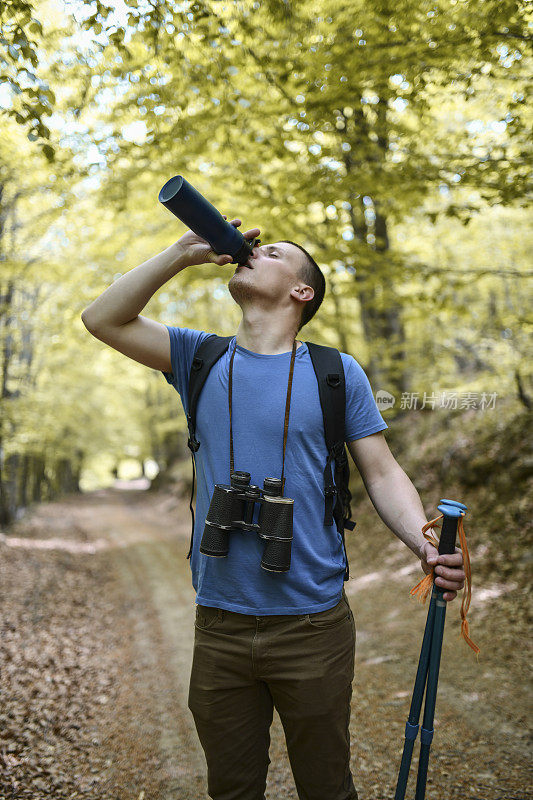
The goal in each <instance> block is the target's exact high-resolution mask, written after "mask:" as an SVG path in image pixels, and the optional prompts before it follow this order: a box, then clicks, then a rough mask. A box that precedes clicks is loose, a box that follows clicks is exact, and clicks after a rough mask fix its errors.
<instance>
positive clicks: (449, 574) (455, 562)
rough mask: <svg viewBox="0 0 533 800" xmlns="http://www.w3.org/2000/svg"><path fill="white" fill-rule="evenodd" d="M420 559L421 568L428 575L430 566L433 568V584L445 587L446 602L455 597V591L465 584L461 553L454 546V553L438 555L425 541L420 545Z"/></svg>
mask: <svg viewBox="0 0 533 800" xmlns="http://www.w3.org/2000/svg"><path fill="white" fill-rule="evenodd" d="M420 561H421V563H422V569H423V570H424V572H425V573H426V575H428V574H429V573H430V572H431V568H432V567H434V568H435V584H436V585H437V586H439V587H440V588H441V589H447V590H448V591H446V592H444V594H443V598H444V600H446V601H447V602H450V601H451V600H454V599H455V597H457V592H458V591H460V590H461V589H462V588H463V586H464V585H465V573H464V571H463V554H462V553H461V550H460V549H459V548H458V547H456V548H455V553H450V554H449V555H442V556H440V555H439V551H438V550H437V548H436V547H434V545H432V544H431V542H425V543H424V544H423V545H422V547H421V554H420Z"/></svg>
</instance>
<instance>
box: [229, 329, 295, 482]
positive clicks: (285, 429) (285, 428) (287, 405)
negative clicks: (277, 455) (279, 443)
mask: <svg viewBox="0 0 533 800" xmlns="http://www.w3.org/2000/svg"><path fill="white" fill-rule="evenodd" d="M236 350H237V340H235V347H234V348H233V353H232V354H231V358H230V362H229V385H228V402H229V462H230V467H229V468H230V476H231V473H232V472H234V470H235V464H234V459H233V422H232V416H231V406H232V396H233V359H234V358H235V351H236ZM295 357H296V339H295V340H294V342H293V343H292V353H291V365H290V368H289V382H288V384H287V399H286V401H285V422H284V425H283V460H282V466H281V494H283V490H284V488H285V478H284V474H285V448H286V447H287V433H288V431H289V412H290V409H291V392H292V376H293V373H294V359H295Z"/></svg>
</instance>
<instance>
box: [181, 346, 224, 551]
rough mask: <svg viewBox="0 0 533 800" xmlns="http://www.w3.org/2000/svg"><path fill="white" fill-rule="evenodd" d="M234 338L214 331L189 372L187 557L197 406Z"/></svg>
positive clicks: (195, 353)
mask: <svg viewBox="0 0 533 800" xmlns="http://www.w3.org/2000/svg"><path fill="white" fill-rule="evenodd" d="M232 339H233V336H217V335H216V334H214V333H213V334H211V335H210V336H208V337H207V338H206V339H204V340H203V342H201V344H199V345H198V347H197V348H196V350H195V351H194V358H193V360H192V364H191V371H190V373H189V394H188V403H187V409H188V411H187V428H188V430H189V439H188V441H187V446H188V448H189V450H190V451H191V458H192V487H191V499H190V501H189V508H190V511H191V516H192V530H191V542H190V545H189V552H188V553H187V558H190V557H191V553H192V541H193V537H194V510H193V507H192V501H193V497H194V482H195V477H196V470H195V463H194V454H195V453H196V451H197V450H198V448H199V447H200V442H199V441H198V440H197V438H196V407H197V405H198V398H199V397H200V392H201V391H202V389H203V386H204V383H205V382H206V379H207V376H208V375H209V371H210V369H211V367H212V366H213V364H214V363H215V362H216V361H218V359H219V358H220V357H221V356H222V355H223V354H224V353H225V352H226V350H227V349H228V347H229V343H230V342H231V340H232Z"/></svg>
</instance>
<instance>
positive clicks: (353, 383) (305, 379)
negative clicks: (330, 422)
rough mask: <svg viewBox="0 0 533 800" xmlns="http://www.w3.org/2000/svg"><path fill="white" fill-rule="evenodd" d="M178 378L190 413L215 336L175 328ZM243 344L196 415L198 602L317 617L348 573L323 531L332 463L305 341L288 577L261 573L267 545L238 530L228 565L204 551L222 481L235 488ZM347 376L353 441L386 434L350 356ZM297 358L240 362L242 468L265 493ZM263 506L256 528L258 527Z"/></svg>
mask: <svg viewBox="0 0 533 800" xmlns="http://www.w3.org/2000/svg"><path fill="white" fill-rule="evenodd" d="M167 328H168V331H169V334H170V351H171V363H172V372H171V373H167V372H163V375H164V376H165V378H166V379H167V381H168V382H169V383H170V384H172V386H174V388H175V389H176V390H177V391H178V392H179V394H180V397H181V400H182V404H183V408H184V410H185V413H187V411H188V407H187V406H188V388H189V372H190V369H191V363H192V360H193V357H194V352H195V350H196V347H197V346H198V345H199V344H200V343H201V342H202V341H203V340H204V339H205V338H206V337H207V336H209V334H208V333H205V332H203V331H196V330H191V329H189V328H176V327H172V326H169V325H167ZM234 347H235V337H233V339H232V340H231V342H230V345H229V347H228V350H227V351H226V352H225V353H224V355H223V356H222V357H221V358H220V359H219V360H218V361H217V362H216V363H215V364H214V366H213V367H212V368H211V370H210V372H209V375H208V376H207V380H206V382H205V384H204V386H203V389H202V391H201V393H200V397H199V400H198V405H197V416H196V438H197V439H198V441H199V442H200V448H199V450H198V451H197V452H196V454H195V458H196V469H197V480H198V486H197V492H196V515H195V526H194V536H193V547H192V553H191V570H192V583H193V586H194V589H195V591H196V593H197V596H196V602H197V603H199V604H201V605H206V606H214V607H217V608H223V609H226V610H229V611H236V612H239V613H241V614H253V615H256V616H262V615H268V614H310V613H314V612H317V611H325V610H326V609H328V608H332V607H333V606H334V605H335V604H336V603H337V602H338V601H339V600H340V597H341V593H342V588H343V582H344V572H345V568H346V563H345V557H344V550H343V546H342V537H341V535H340V533H339V532H338V531H337V528H336V525H335V524H333V525H331V526H326V525H324V466H325V463H326V459H327V450H326V443H325V439H324V422H323V416H322V410H321V407H320V399H319V394H318V383H317V380H316V375H315V371H314V369H313V364H312V361H311V356H310V354H309V349H308V347H307V345H306V344H305V343H303V344H302V345H300V346H299V347H298V348H297V350H296V357H295V361H294V376H293V383H292V394H291V406H290V416H289V428H288V435H287V447H286V451H285V473H284V475H285V488H284V492H283V494H284V496H285V497H290V498H292V499H293V500H294V507H293V540H292V549H291V562H290V569H289V570H288V572H281V573H275V572H267V571H266V570H264V569H263V568H262V567H261V557H262V553H263V549H264V540H263V539H260V537H259V536H258V535H257V534H256V533H250V532H246V531H240V530H234V531H231V533H230V547H229V553H228V556H227V557H225V558H213V557H212V556H207V555H204V554H203V553H200V541H201V538H202V535H203V531H204V524H205V518H206V515H207V512H208V509H209V504H210V501H211V497H212V494H213V488H214V485H215V483H222V484H229V483H230V445H229V408H228V380H229V362H230V357H231V353H232V352H233V349H234ZM341 358H342V362H343V366H344V372H345V376H346V426H345V434H346V435H345V441H347V442H350V441H353V440H354V439H360V438H362V437H363V436H369V435H370V434H372V433H376V432H377V431H381V430H383V429H385V428H386V427H387V425H386V423H385V422H384V421H383V418H382V416H381V414H380V413H379V411H378V408H377V406H376V403H375V401H374V398H373V396H372V390H371V388H370V384H369V382H368V378H367V377H366V375H365V373H364V371H363V369H362V367H361V366H360V365H359V364H358V363H357V361H356V360H355V359H354V358H353V357H352V356H350V355H347V354H346V353H341ZM290 359H291V353H290V352H287V353H279V354H276V355H264V354H260V353H254V352H252V351H250V350H245V349H244V348H243V347H241V346H240V345H237V350H236V353H235V358H234V361H233V400H232V420H233V448H234V463H235V469H236V470H241V471H244V472H249V473H250V475H251V483H252V484H255V485H256V486H259V487H260V488H261V489H262V488H263V480H264V478H265V477H274V478H281V466H282V456H283V425H284V419H285V402H286V397H287V382H288V378H289V367H290ZM258 513H259V507H258V505H256V508H255V512H254V518H253V521H254V522H258Z"/></svg>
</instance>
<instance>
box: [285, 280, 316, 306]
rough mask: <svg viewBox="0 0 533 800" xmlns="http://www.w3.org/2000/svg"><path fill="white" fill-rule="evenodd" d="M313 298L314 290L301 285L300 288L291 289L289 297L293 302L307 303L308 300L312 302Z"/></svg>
mask: <svg viewBox="0 0 533 800" xmlns="http://www.w3.org/2000/svg"><path fill="white" fill-rule="evenodd" d="M314 296H315V290H314V289H313V287H312V286H307V285H305V284H303V285H300V286H295V287H294V289H291V297H294V299H295V300H300V301H304V302H306V303H307V302H308V301H309V300H312V299H313V297H314Z"/></svg>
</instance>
